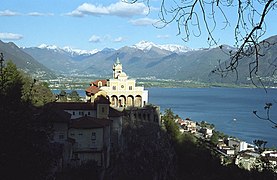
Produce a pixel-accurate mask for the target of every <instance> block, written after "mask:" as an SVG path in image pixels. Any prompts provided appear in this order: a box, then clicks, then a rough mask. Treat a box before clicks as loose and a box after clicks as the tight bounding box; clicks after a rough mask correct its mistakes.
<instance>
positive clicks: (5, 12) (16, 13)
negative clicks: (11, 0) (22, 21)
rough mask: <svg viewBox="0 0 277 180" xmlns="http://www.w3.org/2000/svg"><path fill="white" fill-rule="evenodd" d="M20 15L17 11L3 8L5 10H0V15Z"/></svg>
mask: <svg viewBox="0 0 277 180" xmlns="http://www.w3.org/2000/svg"><path fill="white" fill-rule="evenodd" d="M18 15H20V14H19V13H18V12H14V11H11V10H8V9H7V10H5V11H0V16H18Z"/></svg>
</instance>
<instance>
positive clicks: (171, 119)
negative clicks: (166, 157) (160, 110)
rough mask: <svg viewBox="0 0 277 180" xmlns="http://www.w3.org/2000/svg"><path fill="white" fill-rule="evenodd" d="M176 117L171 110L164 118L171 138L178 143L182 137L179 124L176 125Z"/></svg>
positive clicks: (166, 112) (166, 111) (168, 110)
mask: <svg viewBox="0 0 277 180" xmlns="http://www.w3.org/2000/svg"><path fill="white" fill-rule="evenodd" d="M175 119H176V116H175V115H174V113H173V111H172V110H171V109H166V110H165V114H164V116H163V117H162V121H163V124H164V126H165V129H166V131H167V133H168V134H169V136H170V137H171V138H172V139H173V140H174V141H177V140H178V138H179V137H180V135H181V133H180V131H179V127H178V125H177V123H175Z"/></svg>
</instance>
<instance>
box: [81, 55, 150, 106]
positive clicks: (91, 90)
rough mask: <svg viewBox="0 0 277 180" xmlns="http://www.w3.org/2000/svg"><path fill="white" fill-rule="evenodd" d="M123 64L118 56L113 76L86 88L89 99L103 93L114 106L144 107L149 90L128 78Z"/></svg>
mask: <svg viewBox="0 0 277 180" xmlns="http://www.w3.org/2000/svg"><path fill="white" fill-rule="evenodd" d="M122 69H123V68H122V64H121V63H120V61H119V58H117V60H116V62H115V63H114V64H113V68H112V70H113V78H112V79H108V80H97V81H94V82H92V83H91V84H90V87H88V88H87V89H86V99H87V101H90V102H93V101H94V99H95V98H96V97H97V96H99V95H103V96H106V97H107V98H108V99H109V101H110V103H111V104H110V105H111V106H112V107H143V106H145V105H146V104H147V103H148V91H147V90H145V89H144V87H140V86H136V80H134V79H128V76H127V75H126V73H124V72H123V70H122Z"/></svg>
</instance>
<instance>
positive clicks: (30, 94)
mask: <svg viewBox="0 0 277 180" xmlns="http://www.w3.org/2000/svg"><path fill="white" fill-rule="evenodd" d="M0 75H1V76H0V86H1V87H0V88H1V92H0V102H1V107H0V114H1V118H0V120H1V121H0V123H1V126H0V147H1V149H0V168H1V172H2V173H1V179H51V177H52V175H53V174H52V170H53V167H55V164H56V163H57V157H58V155H59V151H58V150H57V147H56V146H55V145H53V144H50V142H49V138H48V137H49V136H48V135H49V134H48V133H49V132H50V131H49V130H50V129H49V126H48V124H47V123H46V122H44V121H43V119H41V118H38V117H37V116H36V112H37V107H38V106H42V105H43V104H44V103H47V102H49V101H52V100H53V99H52V98H53V95H52V93H51V91H50V90H49V89H48V88H47V87H46V86H45V85H44V84H43V83H39V82H34V81H33V80H31V79H30V78H28V77H27V76H25V75H23V74H22V73H21V72H19V71H18V70H17V68H16V66H15V65H14V64H12V63H11V62H8V63H7V65H6V66H5V67H3V68H1V74H0Z"/></svg>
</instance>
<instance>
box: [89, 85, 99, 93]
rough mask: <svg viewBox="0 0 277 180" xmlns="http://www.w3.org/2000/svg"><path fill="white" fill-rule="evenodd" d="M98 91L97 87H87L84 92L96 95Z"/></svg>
mask: <svg viewBox="0 0 277 180" xmlns="http://www.w3.org/2000/svg"><path fill="white" fill-rule="evenodd" d="M99 91H100V89H99V88H98V87H96V86H90V87H88V88H87V89H86V92H87V93H91V94H93V95H94V94H96V93H98V92H99Z"/></svg>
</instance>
